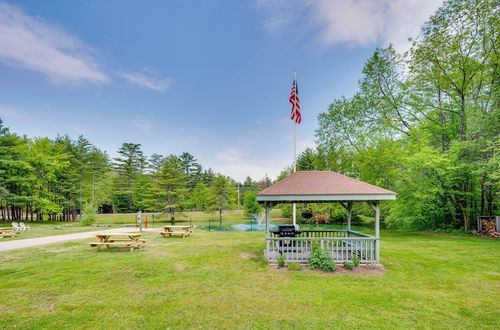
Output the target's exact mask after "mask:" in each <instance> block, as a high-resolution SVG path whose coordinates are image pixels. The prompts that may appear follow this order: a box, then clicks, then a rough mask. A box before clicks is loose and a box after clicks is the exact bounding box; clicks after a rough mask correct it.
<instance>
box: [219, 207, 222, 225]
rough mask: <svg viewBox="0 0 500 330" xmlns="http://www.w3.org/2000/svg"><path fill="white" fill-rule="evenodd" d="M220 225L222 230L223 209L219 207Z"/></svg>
mask: <svg viewBox="0 0 500 330" xmlns="http://www.w3.org/2000/svg"><path fill="white" fill-rule="evenodd" d="M219 225H220V229H221V230H222V209H219Z"/></svg>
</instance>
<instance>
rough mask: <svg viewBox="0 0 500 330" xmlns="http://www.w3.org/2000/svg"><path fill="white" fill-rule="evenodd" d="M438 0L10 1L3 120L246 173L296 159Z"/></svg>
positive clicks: (0, 28) (25, 129)
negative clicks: (296, 100) (296, 118)
mask: <svg viewBox="0 0 500 330" xmlns="http://www.w3.org/2000/svg"><path fill="white" fill-rule="evenodd" d="M440 4H441V1H440V0H418V1H417V0H405V1H401V0H379V1H372V0H315V1H312V0H302V1H301V0H246V1H245V0H240V1H231V0H226V1H222V0H214V1H200V0H199V1H189V0H183V1H152V0H148V1H122V0H107V1H102V0H86V1H66V0H51V1H37V0H33V1H28V0H26V1H13V0H12V1H8V2H5V1H3V0H0V118H2V120H3V121H4V124H5V125H6V126H8V127H10V128H11V130H13V131H14V132H17V133H20V134H27V135H28V136H49V137H55V136H56V135H57V134H58V133H59V134H69V135H71V136H73V137H77V136H78V135H80V134H83V135H84V136H85V137H87V138H88V139H89V140H90V141H91V142H92V143H94V144H95V145H96V146H97V147H99V148H101V149H103V150H106V151H107V152H108V153H109V154H110V155H111V156H113V155H115V153H116V150H117V149H118V147H119V146H120V145H121V144H122V143H123V142H135V143H141V144H142V146H143V150H144V151H145V153H146V154H147V155H151V154H152V153H160V154H164V155H167V154H170V153H174V154H178V153H181V152H183V151H188V152H191V153H192V154H194V155H195V157H197V158H198V160H199V161H200V162H201V163H202V164H204V165H205V166H209V167H212V168H213V169H214V170H215V171H219V172H222V173H224V174H227V175H230V176H232V177H234V178H235V179H238V180H243V179H244V177H245V176H247V175H250V176H252V177H253V178H255V179H260V178H262V177H263V176H264V175H265V174H268V175H269V176H271V177H274V176H276V175H277V174H278V173H279V171H280V170H281V169H282V168H284V167H285V166H287V165H289V164H291V162H292V158H293V155H292V121H290V120H289V114H290V104H289V103H288V95H289V92H290V87H291V83H292V77H293V70H297V74H298V83H299V91H300V97H301V107H302V120H303V121H302V124H301V125H300V126H299V127H298V131H297V132H298V149H299V151H300V150H303V149H305V148H306V147H308V146H314V129H315V128H316V117H317V115H318V114H319V113H320V112H323V111H325V110H326V109H327V107H328V105H329V103H331V101H332V100H333V99H335V98H337V97H340V96H341V95H346V96H349V95H351V94H352V93H353V92H354V91H355V89H356V85H357V80H358V79H359V78H360V72H361V69H362V67H363V63H364V62H365V60H366V59H367V57H368V56H370V55H371V53H372V52H373V50H374V49H375V47H377V46H385V45H387V44H388V43H393V44H394V45H395V46H396V48H397V49H399V50H405V49H406V48H407V47H408V42H407V38H408V37H415V36H417V35H418V32H419V27H420V26H421V25H422V24H423V23H424V22H425V20H426V19H427V18H428V17H429V15H431V14H432V13H433V12H434V11H435V10H436V9H437V8H438V7H439V5H440Z"/></svg>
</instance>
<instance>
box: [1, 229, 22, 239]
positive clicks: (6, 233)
mask: <svg viewBox="0 0 500 330" xmlns="http://www.w3.org/2000/svg"><path fill="white" fill-rule="evenodd" d="M19 234H20V232H18V231H14V228H12V227H3V228H0V238H3V237H12V236H17V235H19Z"/></svg>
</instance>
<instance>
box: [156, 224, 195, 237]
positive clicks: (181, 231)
mask: <svg viewBox="0 0 500 330" xmlns="http://www.w3.org/2000/svg"><path fill="white" fill-rule="evenodd" d="M192 232H193V231H192V230H191V226H163V231H162V232H160V234H161V235H162V236H163V237H165V236H168V237H172V235H181V236H182V238H184V237H187V236H190V235H191V233H192Z"/></svg>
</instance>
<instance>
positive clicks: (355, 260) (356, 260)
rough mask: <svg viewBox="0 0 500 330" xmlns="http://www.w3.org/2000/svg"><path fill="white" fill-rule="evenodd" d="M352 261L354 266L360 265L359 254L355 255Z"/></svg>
mask: <svg viewBox="0 0 500 330" xmlns="http://www.w3.org/2000/svg"><path fill="white" fill-rule="evenodd" d="M352 263H353V264H354V267H358V266H359V263H360V260H359V258H358V256H354V258H352Z"/></svg>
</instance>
